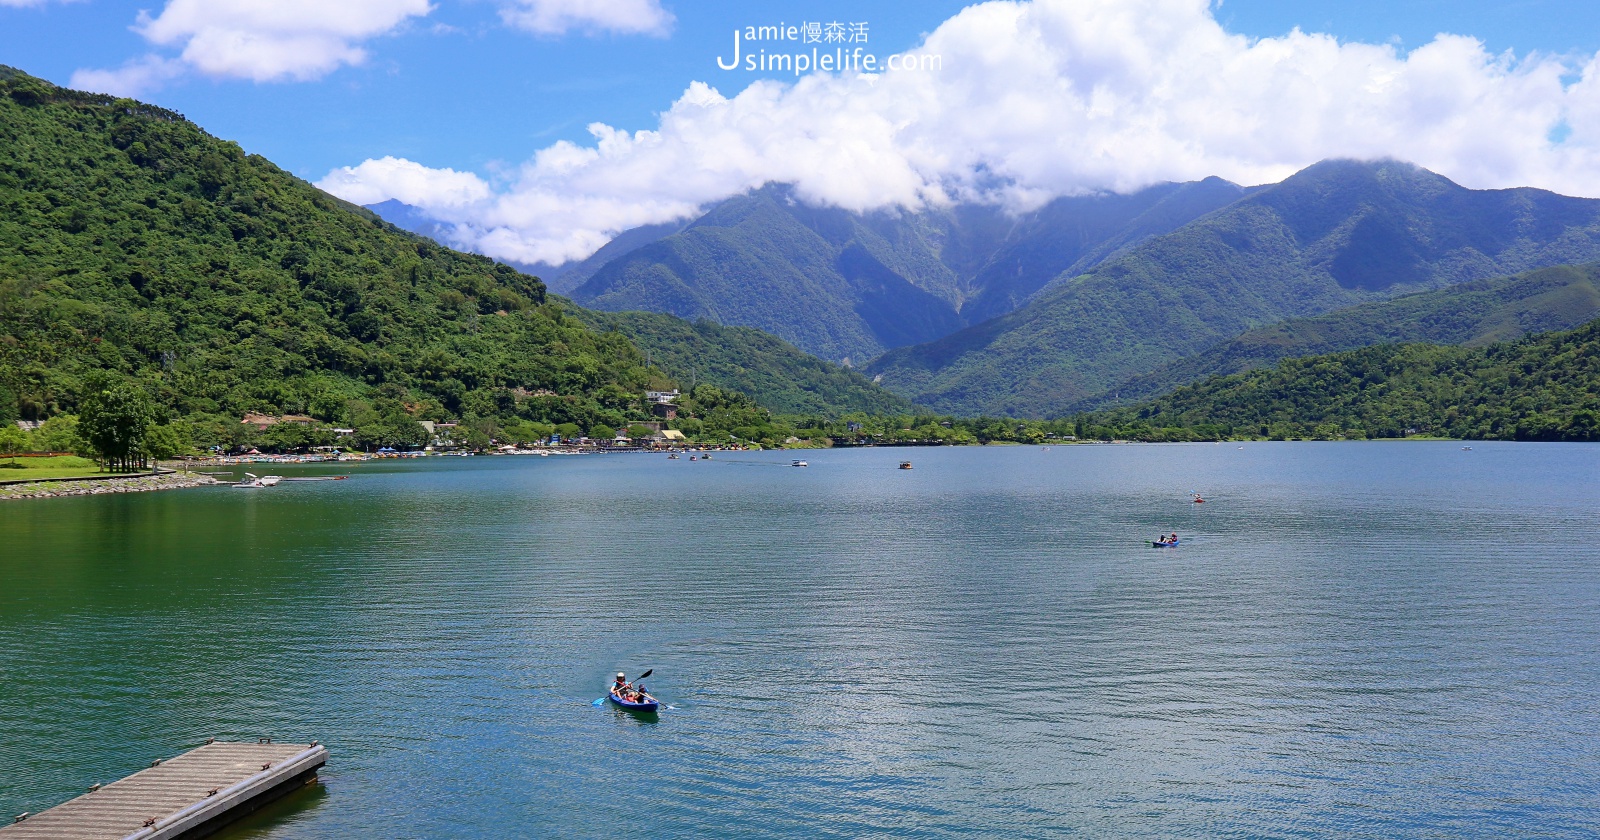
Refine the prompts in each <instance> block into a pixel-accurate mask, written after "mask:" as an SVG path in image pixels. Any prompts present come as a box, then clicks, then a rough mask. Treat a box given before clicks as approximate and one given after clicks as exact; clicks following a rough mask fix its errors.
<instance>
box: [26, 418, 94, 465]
mask: <svg viewBox="0 0 1600 840" xmlns="http://www.w3.org/2000/svg"><path fill="white" fill-rule="evenodd" d="M33 448H34V449H35V450H36V451H40V452H71V453H73V454H75V455H89V454H93V450H92V449H90V448H89V444H88V441H85V440H84V439H83V436H82V435H80V434H78V415H76V414H57V415H56V416H54V417H52V418H50V419H49V420H46V421H44V423H42V424H40V426H39V428H37V429H35V430H34V431H33Z"/></svg>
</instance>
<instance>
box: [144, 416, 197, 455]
mask: <svg viewBox="0 0 1600 840" xmlns="http://www.w3.org/2000/svg"><path fill="white" fill-rule="evenodd" d="M188 450H189V428H188V427H187V426H185V425H183V424H181V423H163V424H161V425H159V426H151V427H150V431H149V432H147V433H146V434H145V437H144V451H145V453H146V454H148V455H149V456H150V457H152V458H154V459H156V460H157V461H162V460H166V459H167V458H172V457H175V456H177V455H179V454H181V453H183V452H187V451H188Z"/></svg>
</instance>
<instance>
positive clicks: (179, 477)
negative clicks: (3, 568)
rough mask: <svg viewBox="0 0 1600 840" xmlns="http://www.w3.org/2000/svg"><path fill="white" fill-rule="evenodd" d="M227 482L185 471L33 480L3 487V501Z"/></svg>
mask: <svg viewBox="0 0 1600 840" xmlns="http://www.w3.org/2000/svg"><path fill="white" fill-rule="evenodd" d="M224 483H226V482H221V481H218V480H216V479H214V478H212V477H211V476H209V475H200V474H198V473H185V472H172V473H162V474H161V475H137V476H128V477H126V478H96V479H82V480H74V479H65V480H60V479H58V480H55V481H30V482H27V483H24V484H7V485H0V501H3V500H6V499H53V498H58V497H61V496H98V495H100V494H102V493H143V492H146V491H149V490H181V489H183V488H185V487H203V486H206V485H211V484H224Z"/></svg>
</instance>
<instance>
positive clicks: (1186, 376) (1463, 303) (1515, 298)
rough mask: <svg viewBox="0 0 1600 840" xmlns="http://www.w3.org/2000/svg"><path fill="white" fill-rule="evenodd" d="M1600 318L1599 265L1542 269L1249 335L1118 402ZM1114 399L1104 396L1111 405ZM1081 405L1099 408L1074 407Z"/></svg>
mask: <svg viewBox="0 0 1600 840" xmlns="http://www.w3.org/2000/svg"><path fill="white" fill-rule="evenodd" d="M1596 316H1600V263H1590V264H1588V265H1579V266H1572V265H1563V266H1554V267H1551V268H1541V269H1538V270H1535V271H1530V272H1527V273H1525V274H1519V275H1517V276H1515V277H1497V278H1494V279H1492V280H1475V281H1473V282H1470V283H1461V284H1459V285H1456V286H1451V287H1449V288H1445V289H1440V290H1438V291H1433V292H1419V293H1417V294H1414V295H1406V296H1404V297H1398V298H1395V299H1393V300H1387V301H1379V302H1374V303H1367V304H1362V305H1360V306H1352V307H1349V308H1347V309H1339V310H1335V311H1333V312H1330V313H1328V314H1327V315H1321V316H1318V317H1315V318H1294V319H1290V320H1288V321H1282V322H1279V323H1276V324H1272V325H1270V326H1266V327H1260V328H1258V329H1254V330H1250V331H1249V332H1246V333H1244V334H1243V335H1241V336H1239V337H1237V338H1235V339H1233V340H1231V341H1227V342H1223V343H1222V344H1219V345H1216V346H1214V347H1210V348H1207V349H1206V350H1204V351H1201V352H1200V353H1197V354H1195V355H1193V356H1190V357H1188V358H1185V359H1181V360H1179V361H1177V362H1173V363H1171V364H1168V365H1164V366H1162V367H1161V368H1158V369H1157V370H1156V371H1154V372H1153V373H1150V374H1147V375H1145V376H1141V377H1137V378H1135V379H1131V380H1129V381H1127V382H1123V383H1120V384H1119V385H1118V386H1117V387H1116V392H1115V394H1114V396H1115V401H1114V402H1118V403H1132V402H1138V401H1140V400H1143V399H1148V398H1150V397H1154V396H1156V395H1158V394H1163V393H1166V392H1167V391H1170V390H1172V389H1174V388H1177V387H1179V386H1180V385H1187V384H1189V383H1192V382H1198V381H1200V380H1202V379H1205V378H1207V377H1210V376H1221V375H1226V374H1231V373H1242V372H1244V371H1247V370H1253V369H1255V368H1258V367H1263V366H1267V365H1271V364H1274V363H1276V362H1277V361H1279V360H1280V359H1288V358H1293V357H1296V356H1313V355H1318V354H1325V353H1336V352H1338V351H1341V350H1354V349H1357V348H1360V347H1371V346H1373V345H1378V344H1398V343H1402V342H1428V343H1431V344H1459V345H1462V346H1465V347H1478V346H1482V345H1485V344H1490V343H1493V342H1495V341H1504V340H1508V339H1515V338H1520V337H1522V336H1524V335H1527V334H1529V333H1538V332H1547V331H1551V330H1564V329H1572V328H1573V327H1577V326H1579V325H1581V324H1584V323H1587V322H1588V321H1590V320H1591V319H1593V318H1595V317H1596ZM1112 397H1113V395H1110V394H1108V395H1104V397H1103V398H1102V399H1103V401H1104V402H1106V403H1107V404H1111V403H1113V400H1112ZM1079 407H1081V408H1084V409H1089V408H1095V407H1098V406H1096V405H1094V404H1092V403H1091V404H1088V405H1083V406H1076V407H1075V408H1079Z"/></svg>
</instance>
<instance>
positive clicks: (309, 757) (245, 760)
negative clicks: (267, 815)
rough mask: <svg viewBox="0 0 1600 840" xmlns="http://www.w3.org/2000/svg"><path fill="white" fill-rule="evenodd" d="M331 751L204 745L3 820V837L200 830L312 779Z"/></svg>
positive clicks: (167, 837)
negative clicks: (6, 822) (41, 809)
mask: <svg viewBox="0 0 1600 840" xmlns="http://www.w3.org/2000/svg"><path fill="white" fill-rule="evenodd" d="M327 755H328V751H327V749H326V748H324V747H322V746H321V745H319V744H316V743H315V742H313V743H310V744H273V743H256V744H251V743H231V742H216V743H211V744H206V745H205V746H203V747H198V748H196V749H193V750H190V751H189V752H186V753H184V754H183V755H180V756H177V757H176V758H173V759H170V760H167V761H163V762H161V763H160V764H158V765H156V766H154V767H148V768H146V769H144V770H140V771H139V772H137V773H134V774H133V775H131V776H128V777H127V778H124V779H120V780H118V781H115V782H112V783H111V784H109V785H106V786H105V787H102V788H100V789H99V790H97V791H94V792H91V793H85V794H83V795H82V796H79V797H77V798H76V799H72V800H70V801H67V802H63V803H62V804H60V805H57V806H56V807H54V808H51V809H50V810H48V811H44V812H42V813H39V814H35V815H32V816H30V817H28V818H27V819H26V820H23V821H22V822H19V823H14V824H11V825H6V826H3V827H0V840H44V838H49V840H66V838H72V840H177V839H178V838H185V840H187V838H193V837H201V836H204V835H205V834H208V833H211V832H212V831H215V830H216V829H218V828H220V827H221V826H222V825H224V824H226V822H229V821H231V820H232V819H236V818H237V817H240V816H243V815H244V814H246V813H249V812H250V811H252V810H254V809H255V808H256V807H259V806H260V805H261V804H263V803H264V802H265V801H267V800H269V799H272V798H276V797H277V796H280V795H282V794H284V793H288V792H289V791H291V790H293V789H296V788H298V787H300V786H302V785H305V784H309V783H310V782H312V781H315V780H316V772H317V770H318V769H319V768H321V767H322V766H323V765H324V764H325V763H326V762H327Z"/></svg>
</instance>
